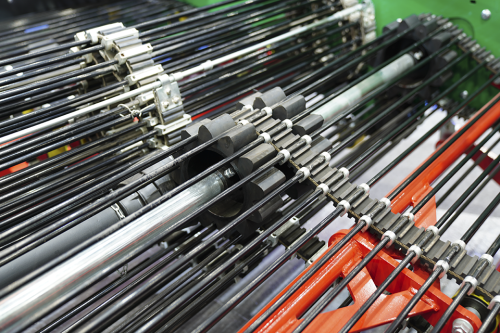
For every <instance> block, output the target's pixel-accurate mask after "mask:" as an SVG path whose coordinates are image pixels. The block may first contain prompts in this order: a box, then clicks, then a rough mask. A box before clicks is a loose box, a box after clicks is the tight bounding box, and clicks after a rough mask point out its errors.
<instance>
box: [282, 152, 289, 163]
mask: <svg viewBox="0 0 500 333" xmlns="http://www.w3.org/2000/svg"><path fill="white" fill-rule="evenodd" d="M280 153H281V154H283V160H281V162H280V164H285V163H286V162H287V161H288V160H289V159H290V152H289V151H288V150H286V149H281V150H280Z"/></svg>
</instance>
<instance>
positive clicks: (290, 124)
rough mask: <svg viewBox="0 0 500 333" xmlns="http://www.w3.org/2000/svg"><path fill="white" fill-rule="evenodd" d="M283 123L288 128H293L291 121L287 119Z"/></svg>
mask: <svg viewBox="0 0 500 333" xmlns="http://www.w3.org/2000/svg"><path fill="white" fill-rule="evenodd" d="M282 123H283V124H285V125H286V128H292V126H293V123H292V121H291V120H290V119H285V120H283V121H282Z"/></svg>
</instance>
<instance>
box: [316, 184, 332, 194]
mask: <svg viewBox="0 0 500 333" xmlns="http://www.w3.org/2000/svg"><path fill="white" fill-rule="evenodd" d="M317 188H319V189H321V190H322V191H323V196H325V195H326V194H327V193H328V192H329V191H330V188H329V187H328V185H326V184H319V185H318V187H317Z"/></svg>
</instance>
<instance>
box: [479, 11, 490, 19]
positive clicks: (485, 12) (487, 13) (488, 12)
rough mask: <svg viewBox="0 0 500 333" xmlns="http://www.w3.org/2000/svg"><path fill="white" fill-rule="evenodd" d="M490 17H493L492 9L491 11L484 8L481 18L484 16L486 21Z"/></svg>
mask: <svg viewBox="0 0 500 333" xmlns="http://www.w3.org/2000/svg"><path fill="white" fill-rule="evenodd" d="M490 17H491V11H490V10H489V9H483V10H482V11H481V18H482V19H483V20H485V21H486V20H489V19H490Z"/></svg>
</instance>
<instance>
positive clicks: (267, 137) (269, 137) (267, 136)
mask: <svg viewBox="0 0 500 333" xmlns="http://www.w3.org/2000/svg"><path fill="white" fill-rule="evenodd" d="M259 136H261V137H263V138H264V142H265V143H269V142H271V136H270V135H269V133H266V132H264V133H262V134H261V135H259Z"/></svg>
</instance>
